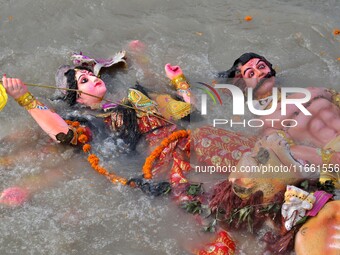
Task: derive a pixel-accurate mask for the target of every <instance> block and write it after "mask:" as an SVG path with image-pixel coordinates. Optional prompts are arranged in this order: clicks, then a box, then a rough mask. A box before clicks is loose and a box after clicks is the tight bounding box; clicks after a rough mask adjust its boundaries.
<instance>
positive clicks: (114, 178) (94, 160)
mask: <svg viewBox="0 0 340 255" xmlns="http://www.w3.org/2000/svg"><path fill="white" fill-rule="evenodd" d="M66 123H67V124H68V125H70V126H72V127H74V128H76V132H77V135H78V142H79V143H81V144H83V151H84V152H85V153H88V154H89V155H88V157H87V161H88V162H89V163H90V165H91V167H92V168H93V169H94V170H95V171H97V172H98V173H99V174H101V175H104V176H106V178H108V179H109V180H110V181H111V182H113V183H117V182H120V183H121V184H123V185H126V183H127V179H125V178H122V177H120V176H118V175H116V174H114V173H110V172H109V171H107V170H106V169H105V168H104V167H102V166H100V165H99V161H100V160H99V158H98V157H97V156H96V155H95V154H93V153H91V148H92V147H91V145H90V144H88V143H87V142H88V141H89V137H88V136H87V135H86V134H85V132H86V129H85V128H83V127H81V126H80V123H79V122H78V121H70V120H66Z"/></svg>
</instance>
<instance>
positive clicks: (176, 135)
mask: <svg viewBox="0 0 340 255" xmlns="http://www.w3.org/2000/svg"><path fill="white" fill-rule="evenodd" d="M189 135H190V130H188V131H187V130H179V131H175V132H173V133H172V134H171V135H170V136H168V137H167V138H165V139H164V140H163V141H162V142H161V145H160V146H158V147H157V148H156V149H155V150H154V151H153V152H152V153H151V154H150V156H149V157H147V158H146V159H145V163H144V165H143V169H142V171H143V174H144V178H145V179H152V172H151V171H152V165H153V163H154V161H155V160H156V159H157V158H158V157H159V155H160V154H161V153H162V151H163V150H164V149H165V148H166V147H167V146H168V145H169V144H170V143H172V142H174V141H176V140H178V139H180V138H185V137H188V136H189Z"/></svg>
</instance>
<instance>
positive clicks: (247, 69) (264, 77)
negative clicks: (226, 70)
mask: <svg viewBox="0 0 340 255" xmlns="http://www.w3.org/2000/svg"><path fill="white" fill-rule="evenodd" d="M239 71H240V75H241V76H242V78H243V79H244V81H245V84H246V86H247V88H253V89H255V90H256V92H255V96H256V97H261V96H262V95H265V94H268V92H271V90H272V88H273V87H274V84H275V77H274V76H270V77H269V78H268V75H269V74H270V73H271V69H270V67H269V66H268V65H267V63H266V62H265V61H263V60H262V59H259V58H253V59H251V60H249V61H248V62H247V63H245V64H244V65H243V66H240V67H239Z"/></svg>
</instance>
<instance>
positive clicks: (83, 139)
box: [78, 134, 89, 143]
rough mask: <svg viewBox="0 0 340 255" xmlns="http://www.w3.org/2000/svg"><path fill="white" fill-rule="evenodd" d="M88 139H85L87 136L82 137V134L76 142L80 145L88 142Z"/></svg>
mask: <svg viewBox="0 0 340 255" xmlns="http://www.w3.org/2000/svg"><path fill="white" fill-rule="evenodd" d="M88 140H89V139H88V138H87V136H86V135H84V134H82V135H80V136H79V137H78V141H79V142H80V143H86V142H88Z"/></svg>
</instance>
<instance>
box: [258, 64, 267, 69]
mask: <svg viewBox="0 0 340 255" xmlns="http://www.w3.org/2000/svg"><path fill="white" fill-rule="evenodd" d="M257 68H258V69H265V68H266V66H265V65H264V64H260V65H258V67H257Z"/></svg>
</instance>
